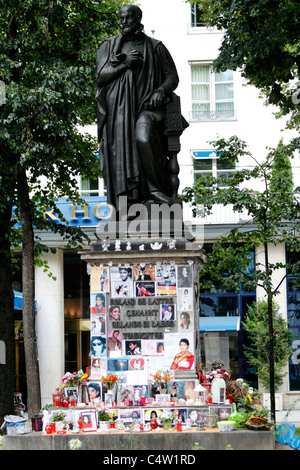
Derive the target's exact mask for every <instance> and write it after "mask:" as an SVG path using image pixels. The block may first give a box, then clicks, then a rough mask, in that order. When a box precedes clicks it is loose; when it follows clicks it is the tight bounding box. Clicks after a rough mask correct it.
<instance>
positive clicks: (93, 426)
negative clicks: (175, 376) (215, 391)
mask: <svg viewBox="0 0 300 470" xmlns="http://www.w3.org/2000/svg"><path fill="white" fill-rule="evenodd" d="M168 411H171V412H172V413H174V415H175V416H176V419H178V420H179V421H180V422H181V423H182V427H183V428H185V427H186V428H190V427H191V428H193V427H196V426H197V425H198V422H199V421H207V418H208V416H209V415H210V414H212V413H213V414H214V415H216V416H217V420H218V421H226V420H227V419H228V416H229V415H230V414H231V413H232V411H233V408H232V405H223V406H221V405H220V406H213V407H211V406H209V405H208V406H203V407H189V408H187V407H172V408H166V407H160V406H153V407H147V408H143V407H135V408H119V409H117V408H115V409H114V408H111V409H110V416H111V417H112V419H113V421H116V420H122V422H123V423H124V425H125V426H126V425H132V424H141V423H142V424H143V425H147V424H148V423H150V422H151V421H153V420H156V421H157V424H158V425H159V426H160V425H161V424H162V423H161V421H160V415H162V413H165V412H168ZM80 417H81V419H82V430H83V431H84V432H95V431H97V429H98V424H99V423H98V417H97V412H96V410H85V411H82V410H80V409H78V410H72V409H67V410H66V420H67V421H70V422H71V421H78V419H79V418H80Z"/></svg>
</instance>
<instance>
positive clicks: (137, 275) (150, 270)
mask: <svg viewBox="0 0 300 470" xmlns="http://www.w3.org/2000/svg"><path fill="white" fill-rule="evenodd" d="M133 278H134V280H135V281H154V280H155V267H154V266H152V265H149V264H141V265H139V266H134V267H133Z"/></svg>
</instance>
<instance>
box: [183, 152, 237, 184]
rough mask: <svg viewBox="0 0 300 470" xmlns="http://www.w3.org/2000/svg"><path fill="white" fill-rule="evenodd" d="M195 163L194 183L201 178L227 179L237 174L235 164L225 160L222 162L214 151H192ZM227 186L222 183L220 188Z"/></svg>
mask: <svg viewBox="0 0 300 470" xmlns="http://www.w3.org/2000/svg"><path fill="white" fill-rule="evenodd" d="M192 156H193V162H194V183H196V181H197V179H198V178H199V177H204V176H207V175H208V176H213V177H214V178H221V177H222V178H224V177H225V178H226V177H228V176H231V175H232V174H233V173H235V171H236V168H235V164H234V163H232V162H228V161H225V160H220V159H219V158H218V156H217V154H216V152H214V151H201V150H193V151H192ZM221 186H222V187H224V186H225V184H224V182H223V183H220V187H221Z"/></svg>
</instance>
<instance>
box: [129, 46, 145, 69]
mask: <svg viewBox="0 0 300 470" xmlns="http://www.w3.org/2000/svg"><path fill="white" fill-rule="evenodd" d="M142 60H143V55H142V54H141V53H140V52H139V51H136V50H135V49H134V50H133V51H130V52H129V54H128V55H127V57H126V59H125V64H126V65H127V66H128V67H132V66H134V65H136V64H137V63H140V62H142Z"/></svg>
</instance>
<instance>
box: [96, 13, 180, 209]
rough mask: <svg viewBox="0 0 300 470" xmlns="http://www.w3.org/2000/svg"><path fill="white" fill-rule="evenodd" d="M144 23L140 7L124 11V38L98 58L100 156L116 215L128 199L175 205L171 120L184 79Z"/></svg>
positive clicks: (102, 50) (102, 49)
mask: <svg viewBox="0 0 300 470" xmlns="http://www.w3.org/2000/svg"><path fill="white" fill-rule="evenodd" d="M141 19H142V11H141V10H140V8H139V7H137V6H134V5H126V6H124V7H122V8H121V9H120V20H121V34H120V35H118V36H116V37H113V38H110V39H107V40H106V41H104V42H103V43H102V44H101V46H100V48H99V50H98V53H97V119H98V139H99V153H100V160H101V169H102V174H103V177H104V180H105V183H106V187H107V196H108V203H109V204H111V205H113V206H114V207H115V208H116V210H118V207H119V204H118V200H119V197H120V196H124V195H126V196H127V200H128V205H131V204H133V203H135V202H146V201H150V202H151V201H153V202H155V203H171V202H172V201H173V200H174V197H173V199H172V194H173V196H174V188H173V190H172V188H171V185H172V183H170V178H169V176H170V168H169V165H170V160H171V159H170V155H169V154H168V133H167V132H166V122H167V121H166V115H167V106H168V103H170V101H172V96H173V95H174V94H173V91H174V90H175V89H176V87H177V85H178V81H179V79H178V75H177V70H176V67H175V64H174V61H173V59H172V57H171V55H170V53H169V51H168V50H167V48H166V47H165V46H164V45H163V43H162V42H161V41H158V40H156V39H154V38H150V37H148V36H147V35H146V34H145V33H143V31H142V29H143V25H142V24H141ZM175 97H176V95H175ZM181 131H182V130H181ZM175 171H176V170H175ZM177 171H179V168H178V170H177ZM171 173H172V171H171ZM173 173H174V171H173ZM177 176H178V175H177ZM178 182H179V180H178ZM177 189H178V184H177Z"/></svg>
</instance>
